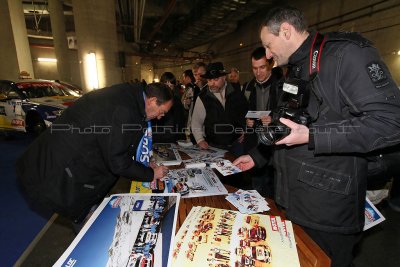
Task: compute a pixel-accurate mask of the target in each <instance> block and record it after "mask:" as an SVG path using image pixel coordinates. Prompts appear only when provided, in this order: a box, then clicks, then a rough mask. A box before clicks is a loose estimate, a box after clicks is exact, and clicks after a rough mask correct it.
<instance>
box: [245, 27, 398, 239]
mask: <svg viewBox="0 0 400 267" xmlns="http://www.w3.org/2000/svg"><path fill="white" fill-rule="evenodd" d="M315 34H316V33H311V34H310V36H309V37H308V38H307V40H306V41H305V42H304V43H303V44H302V45H301V46H300V47H299V49H298V50H297V51H296V52H295V53H294V54H293V55H292V56H291V57H290V58H289V68H290V69H289V76H290V77H297V78H300V79H303V80H307V81H308V80H309V79H310V73H309V70H310V58H309V55H310V48H311V46H312V41H313V39H314V36H315ZM312 84H313V85H314V88H315V89H314V94H311V95H312V97H311V98H310V103H309V105H308V108H307V109H308V112H309V113H310V114H311V115H312V116H313V117H314V118H316V119H315V121H314V122H313V123H312V124H311V125H310V126H309V129H310V140H309V143H308V144H305V145H298V146H291V147H288V146H278V147H276V150H275V152H274V167H275V179H276V196H275V200H276V202H277V203H278V204H279V205H281V206H283V207H285V208H286V212H287V213H286V214H287V217H288V218H289V219H290V220H292V221H293V222H295V223H297V224H300V225H303V226H306V227H309V228H312V229H317V230H322V231H327V232H339V233H355V232H358V231H361V230H362V229H363V225H364V207H365V194H366V176H367V160H366V158H365V153H367V152H370V151H374V150H377V149H380V148H383V147H387V146H391V145H394V144H397V143H399V142H400V92H399V90H398V88H397V86H396V84H395V83H394V81H393V79H392V78H391V76H390V73H389V71H388V69H387V67H386V65H385V64H384V63H383V62H382V60H381V58H380V57H379V55H378V52H377V50H376V49H375V48H374V47H372V46H371V44H370V42H369V41H367V40H366V39H364V38H363V37H361V36H360V35H358V34H354V33H332V34H328V35H327V36H326V42H325V45H324V48H323V50H322V55H321V59H320V71H319V72H318V74H317V76H316V77H315V79H314V80H313V82H312ZM315 96H318V97H315ZM317 98H320V99H322V104H320V102H319V101H317ZM252 157H253V159H254V160H255V162H256V163H257V164H263V159H262V158H261V157H259V155H257V153H255V154H253V155H252Z"/></svg>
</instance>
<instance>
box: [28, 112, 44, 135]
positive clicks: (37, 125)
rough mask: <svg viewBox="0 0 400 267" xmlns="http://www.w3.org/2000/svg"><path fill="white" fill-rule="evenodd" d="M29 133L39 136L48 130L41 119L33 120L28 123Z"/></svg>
mask: <svg viewBox="0 0 400 267" xmlns="http://www.w3.org/2000/svg"><path fill="white" fill-rule="evenodd" d="M26 128H27V129H26V130H27V132H29V133H31V134H33V135H35V136H38V135H40V134H41V133H43V132H44V131H45V130H46V124H45V123H44V121H43V120H42V118H40V117H35V118H33V119H32V120H31V121H30V122H28V123H27V127H26Z"/></svg>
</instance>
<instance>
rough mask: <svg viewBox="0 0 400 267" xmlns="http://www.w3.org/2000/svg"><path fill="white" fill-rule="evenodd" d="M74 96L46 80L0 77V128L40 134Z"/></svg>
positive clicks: (69, 103) (60, 86) (73, 99)
mask: <svg viewBox="0 0 400 267" xmlns="http://www.w3.org/2000/svg"><path fill="white" fill-rule="evenodd" d="M77 99H78V97H77V96H74V95H72V94H71V93H70V92H69V91H68V90H67V89H66V88H65V87H64V86H63V85H61V84H59V83H56V82H52V81H48V80H31V79H25V80H19V81H15V82H14V81H9V80H0V129H3V130H13V131H24V132H32V133H35V134H40V133H41V132H43V131H44V130H45V129H46V128H47V127H49V126H50V125H51V123H52V122H53V121H54V120H55V119H56V118H57V117H58V116H60V115H61V113H62V112H63V110H64V109H66V108H67V107H68V106H70V105H72V103H73V102H74V101H75V100H77Z"/></svg>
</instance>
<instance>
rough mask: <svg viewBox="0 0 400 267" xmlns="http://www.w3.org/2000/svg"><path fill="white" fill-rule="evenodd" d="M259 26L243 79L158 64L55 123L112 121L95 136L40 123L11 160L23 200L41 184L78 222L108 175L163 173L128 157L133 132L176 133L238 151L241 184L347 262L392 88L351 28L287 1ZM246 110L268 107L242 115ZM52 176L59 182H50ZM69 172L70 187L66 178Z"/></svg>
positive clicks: (173, 137)
mask: <svg viewBox="0 0 400 267" xmlns="http://www.w3.org/2000/svg"><path fill="white" fill-rule="evenodd" d="M260 29H261V30H260V39H261V43H262V47H257V48H255V49H254V50H253V52H252V53H251V55H249V65H251V67H252V71H253V74H254V78H253V79H251V80H250V81H248V82H246V83H243V84H242V85H241V84H240V82H239V77H240V76H239V70H237V69H236V68H232V69H230V71H227V70H226V69H225V66H224V64H223V63H222V62H219V61H213V62H210V63H209V64H205V63H196V64H195V65H194V66H193V68H192V69H187V70H185V71H183V73H182V74H181V76H179V77H181V81H180V85H179V86H178V81H177V78H176V76H175V75H174V74H173V73H171V72H165V73H163V74H162V76H161V80H160V83H152V84H149V85H146V86H141V85H140V84H139V83H135V85H129V84H125V85H117V86H111V87H110V88H107V89H106V90H98V91H96V92H93V93H89V94H87V95H85V96H83V97H82V98H81V99H79V100H78V101H77V102H76V104H74V105H73V106H71V107H70V108H69V109H67V110H66V111H65V112H64V113H63V114H62V116H61V117H60V119H59V120H58V121H57V122H56V124H57V123H64V124H71V125H74V126H75V127H77V128H85V127H91V125H93V123H94V122H96V123H100V124H103V125H106V124H107V125H108V124H110V125H114V126H115V127H113V128H112V129H110V134H108V135H102V136H89V135H84V136H82V135H79V134H77V133H75V132H73V131H58V132H51V131H50V129H49V130H48V131H47V132H46V133H45V134H43V135H42V136H40V137H39V138H38V139H37V140H36V141H35V142H34V143H33V144H32V145H31V147H30V148H29V149H28V151H27V152H26V153H25V154H24V155H23V157H22V158H21V160H20V161H19V179H20V181H21V183H22V184H23V185H25V187H26V190H27V191H29V194H30V195H31V197H32V198H35V197H37V195H38V194H42V192H43V190H44V189H46V190H47V191H51V192H49V195H48V196H46V197H47V199H45V200H44V201H43V202H46V204H48V203H49V202H52V201H54V199H56V200H57V201H58V202H57V203H56V204H57V205H58V206H57V205H55V204H53V206H54V205H55V206H56V208H57V209H59V210H60V211H61V212H64V213H66V214H68V215H70V216H71V218H74V219H75V218H82V214H84V212H85V211H87V210H88V209H89V208H90V207H91V205H93V204H95V203H96V202H98V201H99V200H100V199H101V198H102V197H104V195H105V193H106V192H107V190H108V189H110V186H111V185H112V184H113V182H115V179H116V177H117V176H125V177H135V178H136V179H138V180H142V181H151V180H154V179H159V178H161V177H162V176H163V174H165V172H166V169H165V167H162V166H155V165H152V164H151V162H147V164H146V162H143V161H138V157H139V158H140V157H141V155H143V154H140V153H135V152H137V151H138V149H139V147H140V148H141V150H140V151H141V152H142V153H143V151H145V149H144V148H145V144H146V142H147V141H146V140H147V139H146V138H144V139H143V136H142V135H143V131H142V129H146V132H150V131H152V132H153V135H152V142H157V143H160V142H161V143H165V142H175V141H177V140H181V139H186V140H191V141H192V142H193V143H194V144H196V145H198V146H199V147H200V148H202V149H207V148H208V147H209V146H214V147H218V148H223V149H227V150H229V151H230V152H232V153H233V154H234V155H235V156H237V157H238V158H237V159H236V160H235V162H234V164H235V165H237V166H238V167H239V168H241V169H242V170H243V171H247V170H249V171H251V172H252V173H251V176H252V186H253V188H254V189H256V190H258V191H259V192H260V193H261V194H263V195H264V196H268V197H270V198H273V199H274V200H275V202H276V203H277V204H278V206H279V207H280V208H282V209H285V211H286V216H287V218H288V219H290V220H292V221H293V222H294V223H297V224H299V225H301V226H302V227H303V228H304V229H305V231H306V232H307V233H308V234H309V235H310V236H311V237H312V238H313V239H314V240H315V242H316V243H317V244H318V245H319V246H320V247H321V248H322V249H323V250H324V251H325V252H326V253H327V254H328V256H330V257H331V259H332V266H340V267H342V266H350V265H351V262H352V250H353V248H354V246H355V245H356V244H357V242H358V241H359V240H360V238H361V233H362V229H363V225H364V203H365V197H366V191H367V186H368V184H367V176H368V158H369V157H368V155H369V156H370V155H371V154H372V155H373V154H374V153H380V152H381V151H382V150H384V149H385V148H387V147H391V146H393V145H396V144H398V143H400V135H399V133H400V131H399V129H400V91H399V89H398V87H397V85H396V84H395V82H394V81H393V79H392V77H391V74H390V72H389V70H388V68H387V67H386V65H385V63H384V62H383V61H382V59H381V57H380V56H379V54H378V52H377V50H376V49H375V48H374V47H373V46H372V44H371V42H370V41H368V40H366V39H365V38H363V37H362V36H361V35H359V34H356V33H327V34H324V35H323V34H321V33H318V32H316V31H308V26H307V24H306V20H305V18H304V14H303V13H302V12H301V11H299V10H298V9H296V8H292V7H278V8H275V9H272V10H270V11H269V13H268V14H267V15H266V17H265V19H264V21H263V22H262V24H261V28H260ZM315 54H317V55H318V56H317V57H314V56H310V55H315ZM132 87H134V88H132ZM181 88H184V90H183V91H182V90H180V89H181ZM132 89H134V90H132ZM99 103H103V104H102V106H99ZM249 110H250V111H271V113H270V114H269V115H264V116H262V117H260V118H259V119H246V113H247V112H248V111H249ZM78 114H80V115H78ZM127 125H130V126H131V127H128V126H127ZM132 125H140V126H141V128H140V131H139V130H138V129H137V127H133V126H132ZM124 127H126V128H124ZM121 130H122V131H121ZM260 136H261V137H262V138H264V139H266V141H268V142H269V144H266V142H265V140H264V142H260ZM143 140H144V141H143ZM55 144H57V153H55V152H54V145H55ZM60 144H61V148H60V147H59V146H60ZM59 151H63V152H64V153H62V156H59V155H58V154H60V153H59ZM38 155H40V156H41V158H39V157H38ZM132 158H133V159H135V160H132ZM55 175H56V176H59V177H64V180H63V182H61V183H53V182H52V180H54V176H55ZM75 176H77V177H78V179H81V182H80V183H79V184H74V183H71V181H72V180H73V178H74V177H75ZM93 177H94V178H96V177H97V178H96V179H94V180H95V181H94V182H93V181H92V180H91V179H92V178H93ZM107 179H108V180H107ZM102 180H107V182H101V181H102ZM84 181H86V182H84ZM44 182H46V183H50V185H54V188H53V190H50V188H48V187H49V186H48V185H47V186H44V185H43V183H44ZM32 184H33V185H34V186H33V187H32V186H30V185H32ZM28 185H29V186H28ZM82 186H83V187H82ZM32 188H34V189H35V190H32ZM65 188H70V189H71V190H75V191H76V194H80V193H82V194H85V198H84V200H85V201H86V202H85V201H83V199H73V200H71V199H70V198H69V197H70V196H64V193H63V192H64V191H65ZM97 188H101V190H100V193H99V191H96V190H94V189H97ZM396 192H398V190H397V191H396ZM63 202H64V203H63ZM65 202H67V203H68V204H69V208H70V210H69V211H67V210H66V209H65V208H64V206H65V205H64V204H65ZM396 203H397V202H395V201H394V202H393V205H396ZM63 205H64V206H63ZM61 206H63V208H61ZM72 211H73V212H72Z"/></svg>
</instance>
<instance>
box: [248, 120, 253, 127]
mask: <svg viewBox="0 0 400 267" xmlns="http://www.w3.org/2000/svg"><path fill="white" fill-rule="evenodd" d="M246 125H247V127H253V126H254V120H253V119H246Z"/></svg>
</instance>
